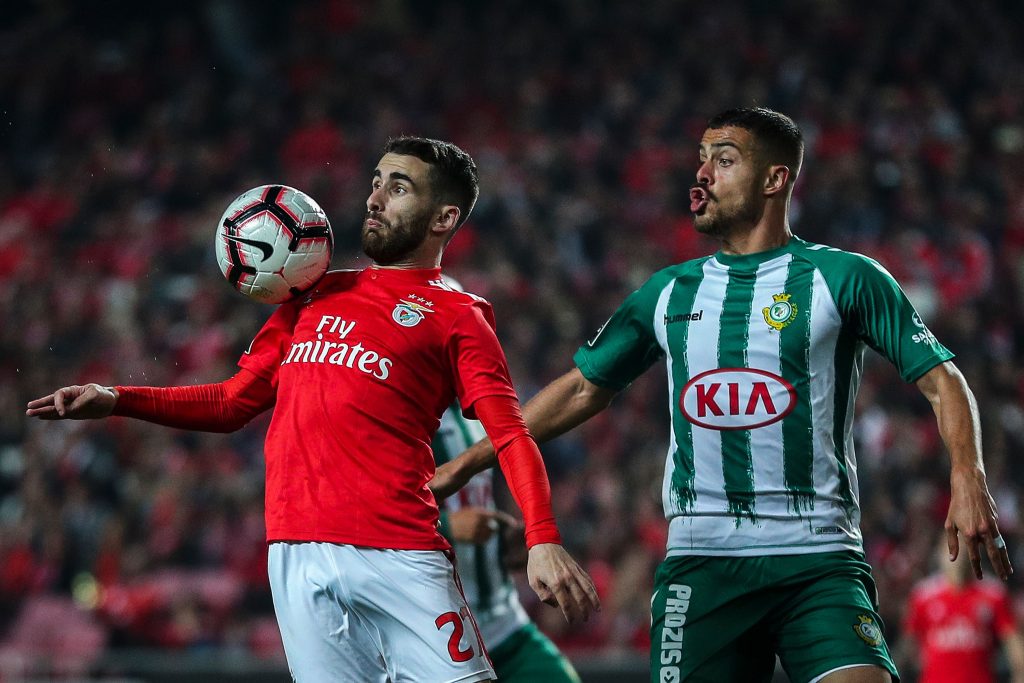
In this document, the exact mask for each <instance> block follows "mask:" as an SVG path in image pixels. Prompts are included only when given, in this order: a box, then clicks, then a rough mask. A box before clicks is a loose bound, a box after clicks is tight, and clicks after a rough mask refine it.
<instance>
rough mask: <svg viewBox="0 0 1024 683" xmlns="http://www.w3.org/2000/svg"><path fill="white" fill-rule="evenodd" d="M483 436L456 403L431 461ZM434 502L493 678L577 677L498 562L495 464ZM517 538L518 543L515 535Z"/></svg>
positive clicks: (538, 681) (512, 681)
mask: <svg viewBox="0 0 1024 683" xmlns="http://www.w3.org/2000/svg"><path fill="white" fill-rule="evenodd" d="M448 280H449V282H450V278H449V279H448ZM484 436H486V434H485V432H484V428H483V426H482V425H481V424H480V422H479V421H477V420H470V419H469V418H466V417H464V416H463V415H462V409H461V408H460V407H459V405H458V404H457V403H456V404H454V405H452V406H451V407H450V408H449V409H448V410H446V411H445V413H444V415H442V416H441V426H440V427H439V428H438V430H437V434H435V436H434V441H433V443H432V444H431V447H432V448H433V450H434V461H435V462H436V463H437V464H438V465H441V464H443V463H445V462H448V461H449V460H450V459H452V458H454V457H455V456H457V455H458V454H459V453H461V452H462V451H464V450H465V449H467V448H469V447H470V446H472V445H473V444H474V443H476V442H477V441H479V440H480V439H482V438H483V437H484ZM440 507H441V533H442V534H444V536H445V538H447V539H448V540H449V541H451V542H452V546H453V547H454V548H455V555H456V557H457V558H458V562H459V577H460V578H461V581H462V589H463V592H464V593H465V596H466V601H467V602H468V603H469V606H470V609H472V610H473V616H474V617H475V618H476V622H477V625H478V626H479V627H480V635H481V637H482V638H483V641H484V645H486V646H487V650H488V654H489V655H490V657H491V663H492V664H493V665H494V672H495V673H496V674H497V675H498V680H500V681H507V682H508V683H579V681H580V678H579V675H577V673H576V671H575V669H573V667H572V664H571V663H570V662H569V660H568V659H566V658H565V656H564V655H562V653H561V652H560V651H559V650H558V648H557V647H556V646H555V644H554V643H552V642H551V640H550V639H548V638H547V636H545V635H544V634H543V633H541V632H540V630H539V629H538V628H537V627H536V626H535V625H534V623H533V622H532V621H530V617H529V616H527V614H526V611H525V610H524V609H523V606H522V604H521V603H520V602H519V594H518V593H517V592H516V586H515V583H514V582H513V581H512V578H511V577H510V576H509V573H508V570H507V569H506V568H505V552H506V544H505V543H504V542H503V536H502V531H503V529H504V528H507V527H509V526H512V525H518V523H517V521H516V520H515V518H514V517H512V516H510V515H508V514H506V513H504V512H502V511H500V510H498V509H496V506H495V503H494V470H493V469H488V470H485V471H483V472H480V473H479V474H477V475H475V476H474V477H473V478H472V479H470V480H469V481H468V482H467V483H466V485H465V486H463V487H462V488H461V489H459V491H458V493H456V494H454V495H452V496H450V497H448V498H447V499H445V500H444V502H442V503H441V504H440ZM520 526H521V525H520ZM519 543H520V544H521V545H522V550H525V548H526V545H525V541H523V540H522V538H521V534H520V539H519Z"/></svg>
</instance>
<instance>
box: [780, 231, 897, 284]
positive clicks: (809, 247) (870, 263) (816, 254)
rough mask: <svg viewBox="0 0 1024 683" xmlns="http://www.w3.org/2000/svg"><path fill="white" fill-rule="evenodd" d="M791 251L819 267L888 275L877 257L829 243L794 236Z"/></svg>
mask: <svg viewBox="0 0 1024 683" xmlns="http://www.w3.org/2000/svg"><path fill="white" fill-rule="evenodd" d="M790 249H791V253H792V254H793V257H794V258H800V259H804V260H806V261H810V262H811V263H813V264H814V265H815V266H818V267H819V268H824V269H829V270H834V269H836V268H842V269H846V270H850V271H861V270H868V271H881V272H883V273H886V274H887V275H888V271H886V270H885V268H884V267H883V266H882V264H880V263H879V262H878V261H876V260H875V259H873V258H871V257H870V256H868V255H866V254H861V253H859V252H856V251H849V250H847V249H840V248H839V247H832V246H829V245H827V244H817V243H814V242H808V241H807V240H802V239H800V238H799V237H796V236H794V237H793V239H792V240H791V242H790Z"/></svg>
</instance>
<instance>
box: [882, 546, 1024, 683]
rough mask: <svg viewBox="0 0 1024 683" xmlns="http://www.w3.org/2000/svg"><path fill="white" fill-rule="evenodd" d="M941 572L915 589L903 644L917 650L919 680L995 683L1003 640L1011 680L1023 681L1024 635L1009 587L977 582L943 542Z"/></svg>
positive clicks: (964, 560) (963, 559) (929, 682)
mask: <svg viewBox="0 0 1024 683" xmlns="http://www.w3.org/2000/svg"><path fill="white" fill-rule="evenodd" d="M940 546H941V547H940V549H939V555H940V557H939V564H940V566H941V567H942V570H941V572H940V573H937V574H935V575H933V576H930V577H929V578H927V579H925V580H924V581H922V582H921V583H919V584H918V585H917V586H915V587H914V590H913V592H912V593H911V594H910V600H909V602H908V603H907V613H906V618H905V623H904V630H905V635H906V636H907V638H906V640H904V641H903V643H902V645H903V648H904V649H905V650H907V651H910V650H916V651H917V652H918V653H919V654H918V662H919V665H920V670H921V677H920V679H919V680H920V683H963V682H964V681H971V683H993V682H994V681H995V680H996V676H995V672H994V664H995V656H996V653H997V652H998V650H999V645H1000V643H1001V644H1002V646H1003V649H1004V652H1005V653H1006V661H1007V663H1008V664H1009V667H1010V673H1011V679H1010V680H1011V681H1012V683H1024V637H1022V636H1021V632H1020V628H1019V627H1018V625H1017V619H1016V617H1015V616H1014V613H1013V605H1012V603H1011V602H1010V595H1009V593H1008V592H1007V590H1006V588H1005V586H1003V584H1001V583H999V582H997V581H988V580H981V581H979V580H977V579H975V578H974V576H973V574H972V572H971V564H970V562H969V561H968V560H967V558H966V557H964V554H961V555H960V556H959V557H958V558H957V559H956V560H955V561H953V562H950V561H949V558H948V556H947V552H948V551H947V549H946V542H945V539H943V540H942V542H941V543H940Z"/></svg>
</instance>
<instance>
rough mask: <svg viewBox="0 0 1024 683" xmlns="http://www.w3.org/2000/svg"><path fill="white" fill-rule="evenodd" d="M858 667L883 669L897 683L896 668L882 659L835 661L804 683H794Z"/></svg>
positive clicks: (866, 658) (898, 678)
mask: <svg viewBox="0 0 1024 683" xmlns="http://www.w3.org/2000/svg"><path fill="white" fill-rule="evenodd" d="M858 666H876V667H878V668H880V669H885V670H886V671H888V672H889V675H890V676H892V680H893V683H899V680H900V674H899V672H898V671H896V667H895V666H893V664H892V662H890V661H888V660H886V659H885V658H884V657H865V658H858V659H850V660H847V661H842V660H839V659H837V660H835V661H832V662H829V664H828V668H827V669H825V670H824V671H820V672H818V673H816V674H814V675H813V676H811V677H810V678H808V679H807V680H806V681H795V683H811V681H815V680H818V679H820V678H821V677H822V676H826V675H828V674H830V673H832V672H834V671H840V670H842V669H852V668H854V667H858Z"/></svg>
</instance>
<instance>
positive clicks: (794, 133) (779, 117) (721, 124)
mask: <svg viewBox="0 0 1024 683" xmlns="http://www.w3.org/2000/svg"><path fill="white" fill-rule="evenodd" d="M727 126H734V127H736V128H743V129H744V130H748V131H750V132H751V133H752V134H753V135H754V139H755V140H756V141H757V145H758V153H759V154H763V158H764V160H765V161H767V162H769V163H777V164H784V165H786V166H788V167H789V169H790V170H791V171H792V176H791V179H790V183H792V182H793V181H795V180H796V177H797V175H798V174H799V173H800V165H801V164H803V160H804V136H803V134H802V133H801V132H800V127H799V126H798V125H796V122H795V121H794V120H793V119H791V118H789V117H788V116H786V115H785V114H780V113H779V112H777V111H773V110H771V109H766V108H765V107H739V108H736V109H728V110H726V111H723V112H722V113H721V114H718V115H717V116H715V117H713V118H712V119H711V120H710V121H708V128H711V129H715V128H725V127H727Z"/></svg>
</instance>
